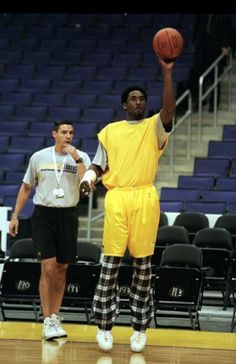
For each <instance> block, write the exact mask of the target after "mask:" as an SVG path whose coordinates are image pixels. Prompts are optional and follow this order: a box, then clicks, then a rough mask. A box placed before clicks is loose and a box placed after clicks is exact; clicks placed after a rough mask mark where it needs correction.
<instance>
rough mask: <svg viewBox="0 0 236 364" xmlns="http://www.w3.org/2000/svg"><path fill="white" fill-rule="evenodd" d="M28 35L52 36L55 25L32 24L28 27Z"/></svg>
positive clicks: (38, 36) (37, 36)
mask: <svg viewBox="0 0 236 364" xmlns="http://www.w3.org/2000/svg"><path fill="white" fill-rule="evenodd" d="M26 33H27V36H28V37H30V38H32V37H36V38H40V39H41V38H52V37H53V36H54V27H45V25H41V24H39V25H31V24H29V25H28V27H27V29H26Z"/></svg>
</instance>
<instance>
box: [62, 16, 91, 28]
mask: <svg viewBox="0 0 236 364" xmlns="http://www.w3.org/2000/svg"><path fill="white" fill-rule="evenodd" d="M96 20H97V13H91V14H84V13H77V14H74V13H70V14H69V19H68V23H69V24H72V25H77V26H81V25H82V26H84V25H86V26H87V27H90V26H93V25H95V24H96Z"/></svg>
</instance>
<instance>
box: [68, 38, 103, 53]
mask: <svg viewBox="0 0 236 364" xmlns="http://www.w3.org/2000/svg"><path fill="white" fill-rule="evenodd" d="M68 41H69V43H68V49H77V50H78V51H80V52H92V51H94V49H96V48H97V39H68Z"/></svg>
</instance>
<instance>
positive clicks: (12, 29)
mask: <svg viewBox="0 0 236 364" xmlns="http://www.w3.org/2000/svg"><path fill="white" fill-rule="evenodd" d="M24 30H25V29H24V26H23V25H3V26H1V27H0V34H1V36H2V37H5V36H7V37H11V38H23V37H24Z"/></svg>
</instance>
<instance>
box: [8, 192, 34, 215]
mask: <svg viewBox="0 0 236 364" xmlns="http://www.w3.org/2000/svg"><path fill="white" fill-rule="evenodd" d="M15 203H16V197H11V196H8V197H5V198H4V206H10V207H12V208H14V206H15ZM33 210H34V203H33V198H32V197H30V198H29V199H28V200H27V202H26V204H25V206H24V208H23V209H22V211H21V213H20V218H27V217H31V216H32V213H33Z"/></svg>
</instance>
